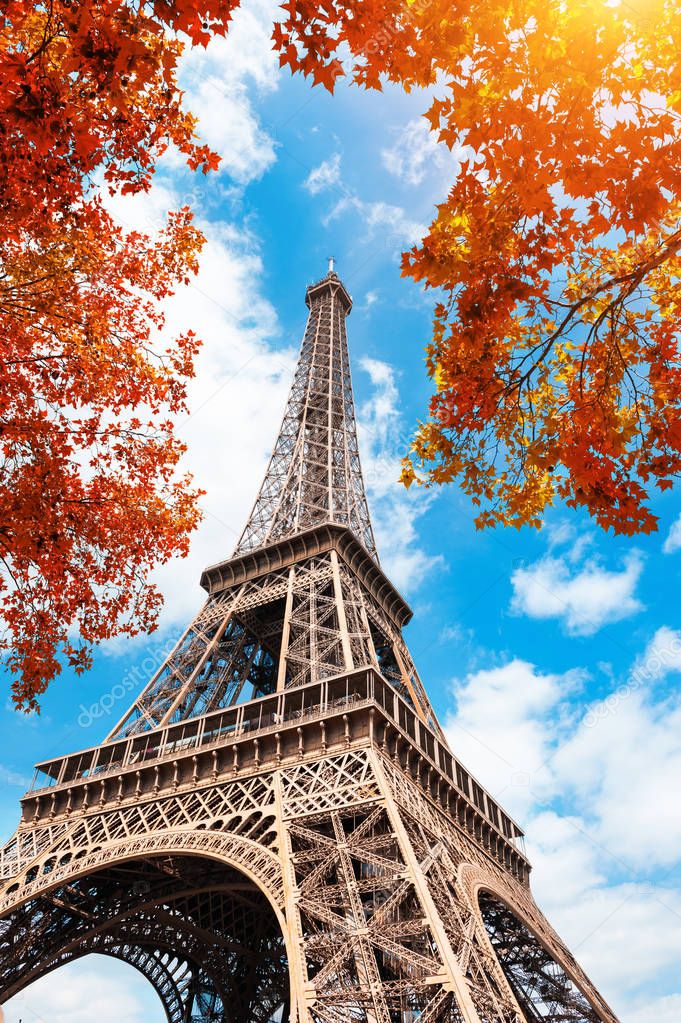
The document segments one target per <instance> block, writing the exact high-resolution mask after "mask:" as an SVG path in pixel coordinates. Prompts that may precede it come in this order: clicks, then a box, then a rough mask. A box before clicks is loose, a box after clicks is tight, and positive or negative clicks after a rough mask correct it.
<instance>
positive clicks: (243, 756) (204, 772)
mask: <svg viewBox="0 0 681 1023" xmlns="http://www.w3.org/2000/svg"><path fill="white" fill-rule="evenodd" d="M306 302H307V305H308V307H309V318H308V321H307V327H306V330H305V334H304V337H303V342H302V349H301V353H300V358H299V362H298V366H297V369H296V372H295V377H294V380H293V385H292V388H291V392H290V396H289V399H288V404H287V406H286V412H285V415H284V419H283V423H282V426H281V430H280V433H279V436H278V438H277V442H276V444H275V447H274V452H273V454H272V458H271V461H270V463H269V467H268V469H267V472H266V474H265V478H264V481H263V484H262V486H261V488H260V492H259V494H258V497H257V499H256V501H255V505H254V507H253V510H252V512H251V516H250V518H249V520H248V523H247V525H246V528H245V529H244V532H243V534H242V536H241V538H240V540H239V542H238V544H237V546H236V550H235V551H234V554H233V555H232V557H231V558H229V559H228V560H226V561H222V562H220V563H219V564H216V565H213V566H212V567H210V568H207V569H206V571H205V572H204V573H203V576H202V577H201V585H202V586H203V588H204V589H205V590H206V591H207V593H208V598H207V601H206V603H205V605H204V606H203V608H202V610H201V611H200V612H199V614H198V615H197V617H196V618H195V619H194V621H193V622H192V623H191V625H190V626H189V628H188V629H187V630H186V632H185V633H184V634H183V635H182V637H181V639H180V640H179V642H178V643H177V645H176V647H175V648H174V650H173V651H172V653H171V654H170V656H169V657H168V659H167V660H166V662H165V663H164V664H163V666H162V667H161V668H160V670H159V671H158V672H157V673H156V674H155V675H154V676H153V678H152V679H151V681H150V682H149V684H148V685H147V686H146V688H145V689H144V690H143V691H142V692H141V693H140V695H139V696H138V697H137V698H136V699H135V701H134V703H133V704H132V707H131V708H130V710H129V711H128V712H127V713H126V714H125V716H124V717H123V718H122V719H121V721H119V722H118V724H117V725H116V727H115V728H114V729H113V731H112V732H111V734H110V735H109V736H108V737H107V738H106V739H105V740H104V742H102V743H101V745H99V746H96V747H94V748H92V749H86V750H82V751H80V752H77V753H72V754H69V755H68V756H63V757H59V758H57V759H55V760H49V761H46V762H44V763H41V764H39V765H38V767H37V771H36V777H35V780H34V783H33V786H32V788H31V789H30V791H29V792H28V793H27V794H26V795H25V796H24V797H23V799H22V801H21V805H22V816H21V823H20V824H19V827H18V829H17V831H16V833H15V834H14V836H13V837H12V839H11V840H10V841H9V842H8V844H7V845H6V846H5V848H4V850H3V851H2V853H1V855H0V1001H4V1000H6V999H8V998H11V997H12V996H13V995H15V994H16V993H17V992H20V991H22V990H23V989H24V988H26V987H27V985H29V984H31V983H32V982H33V981H34V980H36V979H37V978H38V977H42V976H44V975H45V974H47V973H49V972H50V971H53V970H55V969H57V968H58V967H60V966H62V965H63V964H64V963H69V962H72V961H73V960H75V959H79V958H81V957H83V956H86V955H88V954H90V953H100V954H104V955H107V956H113V957H114V958H117V959H119V960H123V961H124V962H126V963H129V964H130V965H132V966H134V967H135V968H136V969H137V970H139V971H140V972H141V973H143V974H144V976H145V977H147V978H148V980H149V981H150V982H151V984H152V985H153V986H154V988H155V989H156V991H157V993H158V995H159V998H160V999H161V1002H162V1004H163V1007H164V1009H165V1012H166V1014H167V1018H168V1020H169V1023H190V1021H196V1023H251V1021H252V1023H286V1021H287V1020H290V1021H291V1023H540V1021H551V1023H554V1021H555V1023H558V1021H567V1023H617V1021H616V1018H615V1016H614V1015H613V1013H612V1011H611V1010H610V1009H609V1008H608V1006H607V1005H606V1004H605V1002H604V1001H603V1000H602V998H601V997H600V995H599V994H598V993H597V991H596V990H595V989H594V987H593V985H592V984H591V982H590V981H589V979H588V978H587V977H586V976H585V974H584V973H583V972H582V970H581V969H580V967H579V966H578V964H577V963H576V962H575V960H574V958H573V957H572V955H571V954H570V952H569V951H568V949H567V948H566V946H565V945H564V944H563V942H562V941H561V940H560V938H559V937H558V936H557V935H556V933H555V931H554V930H553V929H552V928H551V927H550V925H549V924H548V922H547V921H546V919H545V918H544V916H543V915H542V914H541V912H540V911H539V909H538V908H537V906H536V904H535V902H534V900H533V897H532V894H531V892H530V887H529V878H530V865H529V863H528V860H527V858H526V855H525V851H524V847H523V834H522V831H521V830H520V828H519V827H518V825H517V824H516V823H515V822H514V821H513V820H512V819H511V817H510V816H509V815H508V814H507V813H506V812H505V811H504V810H503V809H502V808H501V806H500V805H499V804H498V803H497V802H496V801H495V800H494V799H493V797H492V796H491V795H490V794H489V793H488V792H486V791H485V789H484V788H483V787H482V786H481V785H480V784H479V783H478V782H477V781H476V780H475V778H473V777H472V775H471V774H470V773H469V772H468V771H467V770H466V769H465V767H464V766H463V765H462V764H461V763H460V762H459V761H458V760H457V758H456V755H455V753H454V752H452V750H451V749H450V748H449V746H448V743H447V740H446V738H445V736H444V735H443V732H442V730H441V728H440V726H439V724H438V722H437V720H436V717H435V714H434V713H433V710H432V708H431V706H430V703H429V700H428V697H427V695H426V692H425V690H424V688H423V685H422V684H421V681H420V680H419V676H418V674H417V672H416V668H415V667H414V664H413V662H412V659H411V657H410V655H409V651H408V650H407V647H406V645H405V643H404V640H403V638H402V628H403V626H404V625H405V624H406V623H407V622H408V621H409V618H410V616H411V612H410V609H409V607H408V605H407V604H406V603H405V601H404V600H403V599H402V597H401V596H400V594H399V593H398V592H397V590H396V589H395V587H394V586H393V585H392V584H391V583H390V581H389V580H388V578H387V577H386V575H385V574H384V572H383V571H382V569H381V567H380V563H379V559H378V554H377V551H376V544H375V541H374V534H373V531H372V527H371V520H370V518H369V511H368V506H367V500H366V496H365V491H364V484H363V481H362V473H361V468H360V460H359V452H358V445H357V434H356V424H355V410H354V403H353V394H352V385H351V379H350V367H349V363H348V348H347V338H346V331H345V321H346V317H347V315H348V313H349V312H350V309H351V305H352V302H351V299H350V296H349V294H348V292H347V291H346V289H345V287H344V286H343V284H342V282H341V280H340V278H339V277H338V276H337V274H336V273H335V272H334V270H333V265H332V264H331V266H330V268H329V272H328V274H327V275H326V276H325V277H324V278H323V279H322V280H321V281H319V282H318V283H317V284H313V285H311V286H310V287H309V288H308V289H307V293H306Z"/></svg>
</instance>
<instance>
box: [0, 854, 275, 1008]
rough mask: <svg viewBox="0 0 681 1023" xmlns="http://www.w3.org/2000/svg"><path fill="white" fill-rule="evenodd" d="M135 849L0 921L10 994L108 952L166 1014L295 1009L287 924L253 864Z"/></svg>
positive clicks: (1, 980) (4, 980)
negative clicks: (149, 989)
mask: <svg viewBox="0 0 681 1023" xmlns="http://www.w3.org/2000/svg"><path fill="white" fill-rule="evenodd" d="M168 845H169V846H170V842H169V843H168ZM128 853H129V854H128V855H119V856H115V855H112V856H111V857H110V859H109V861H108V863H107V864H106V865H102V864H100V865H99V867H98V868H97V869H95V870H92V871H89V872H88V871H83V870H80V871H78V872H77V873H76V872H75V871H74V875H73V876H71V877H70V878H66V879H62V880H61V882H58V883H57V884H52V885H51V886H50V887H47V886H46V887H45V890H44V891H43V892H42V893H40V892H38V893H35V894H34V896H33V897H32V898H31V899H28V900H25V901H23V902H21V903H20V904H19V905H18V906H16V908H15V910H14V912H10V913H9V914H6V915H5V916H4V917H3V919H2V920H0V964H1V968H0V987H1V989H2V991H3V995H4V997H5V998H7V997H12V996H13V995H15V994H17V993H19V992H20V991H23V990H24V989H25V988H27V987H28V986H29V985H30V984H32V983H33V982H34V981H36V980H38V979H39V978H41V977H43V976H45V975H46V974H49V973H52V972H53V971H55V970H57V969H59V968H60V967H61V966H63V965H64V964H65V963H68V962H73V961H75V960H77V959H81V958H83V957H85V956H87V955H90V954H92V953H102V954H104V955H108V956H111V957H113V958H116V959H120V960H122V961H124V962H128V963H129V964H130V965H132V966H134V967H135V968H136V969H138V970H139V971H140V972H141V973H143V974H144V976H146V977H147V979H149V980H150V982H151V983H152V984H153V986H154V987H155V989H156V991H157V993H158V994H159V997H160V998H161V1000H162V1002H163V1005H164V1008H165V1011H166V1015H167V1018H168V1020H169V1023H184V1021H186V1020H189V1019H191V1018H194V1016H195V1015H198V1017H199V1018H202V1019H203V1018H206V1019H219V1020H221V1021H223V1020H224V1021H225V1023H269V1021H270V1020H272V1019H275V1018H276V1019H279V1018H281V1016H282V1015H285V1016H288V1011H289V1001H290V994H289V987H290V986H289V980H288V975H289V971H288V953H287V940H286V927H285V925H284V921H283V917H282V914H281V912H280V911H279V909H278V907H276V904H275V903H273V901H272V899H271V895H270V894H267V893H266V892H265V891H264V889H263V887H262V886H261V885H260V884H258V883H257V882H256V881H255V880H254V877H253V874H252V872H249V874H250V876H249V874H247V873H245V872H244V871H243V870H241V869H237V868H236V867H234V866H233V865H230V864H229V862H226V861H225V859H220V858H218V857H216V856H215V855H212V856H206V855H201V854H198V855H197V854H191V853H187V851H186V849H185V850H184V851H183V852H182V853H180V854H177V853H172V852H169V851H168V850H166V851H160V850H159V849H157V850H156V851H155V852H153V853H147V854H146V855H145V854H144V853H143V852H142V853H140V852H139V851H138V853H137V855H136V856H134V855H133V854H132V851H131V850H129V851H128ZM10 952H11V955H10ZM194 1005H196V1007H197V1009H196V1012H195V1011H194V1008H193V1006H194Z"/></svg>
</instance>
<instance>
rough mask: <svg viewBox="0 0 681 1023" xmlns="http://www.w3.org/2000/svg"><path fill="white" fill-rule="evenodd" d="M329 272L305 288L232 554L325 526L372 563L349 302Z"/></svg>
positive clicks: (331, 261) (331, 270)
mask: <svg viewBox="0 0 681 1023" xmlns="http://www.w3.org/2000/svg"><path fill="white" fill-rule="evenodd" d="M333 266H334V260H333V257H332V258H331V259H330V260H329V272H328V273H327V275H326V276H325V277H323V278H322V280H321V281H318V282H317V283H316V284H312V285H310V287H309V288H308V289H307V293H306V296H305V301H306V303H307V305H308V308H309V310H310V312H309V316H308V320H307V326H306V328H305V334H304V336H303V343H302V346H301V350H300V356H299V359H298V365H297V368H296V372H295V377H294V380H293V385H292V387H291V391H290V394H289V398H288V402H287V405H286V411H285V413H284V418H283V421H282V424H281V429H280V431H279V436H278V438H277V442H276V444H275V446H274V451H273V453H272V457H271V459H270V463H269V465H268V467H267V471H266V473H265V478H264V480H263V483H262V486H261V488H260V492H259V493H258V496H257V498H256V501H255V504H254V506H253V510H252V512H251V514H250V517H249V520H248V522H247V524H246V528H245V529H244V531H243V533H242V535H241V538H240V540H239V542H238V544H237V546H236V550H235V552H234V553H235V554H244V553H246V552H247V551H251V550H254V549H256V548H258V547H262V546H264V545H265V544H268V543H272V542H273V541H276V540H282V539H285V538H286V537H290V536H293V535H294V534H295V533H297V532H300V531H301V530H304V529H309V528H310V527H313V526H317V525H320V524H321V523H323V522H335V523H338V524H339V525H344V526H347V527H348V528H349V529H351V530H352V531H353V533H354V534H355V536H356V537H357V539H358V540H360V542H361V543H362V544H363V545H364V547H365V548H366V549H367V550H368V551H369V553H370V554H372V555H373V556H374V557H375V558H376V560H378V555H377V552H376V543H375V540H374V534H373V530H372V527H371V521H370V518H369V508H368V505H367V499H366V494H365V490H364V481H363V479H362V469H361V466H360V460H359V450H358V446H357V426H356V421H355V403H354V398H353V393H352V380H351V377H350V363H349V358H348V341H347V335H346V330H345V320H346V317H347V315H348V313H349V312H350V310H351V309H352V299H351V298H350V295H349V294H348V292H347V291H346V289H345V287H344V285H343V283H342V281H341V280H340V278H339V277H338V276H337V275H336V273H335V271H334V269H333Z"/></svg>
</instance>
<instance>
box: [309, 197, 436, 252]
mask: <svg viewBox="0 0 681 1023" xmlns="http://www.w3.org/2000/svg"><path fill="white" fill-rule="evenodd" d="M348 212H354V213H357V214H358V215H359V217H360V218H361V220H362V221H363V222H364V224H365V226H366V228H367V236H368V237H369V238H372V237H374V235H375V234H376V233H377V232H378V231H379V230H380V231H381V233H382V234H383V236H384V237H385V238H386V239H387V240H388V241H399V242H400V244H405V243H406V244H411V245H413V244H415V243H416V242H418V241H420V240H421V238H423V236H424V234H425V233H426V231H427V227H426V225H425V224H421V223H419V222H418V221H416V220H412V219H411V217H409V216H408V215H407V214H406V213H405V211H404V209H403V208H402V207H401V206H394V205H392V204H391V203H387V202H365V201H364V200H363V199H360V198H359V197H358V196H356V195H347V196H344V198H342V199H339V201H338V202H337V203H336V205H335V206H334V207H333V209H332V210H331V211H330V212H329V213H328V214H327V215H326V217H325V218H324V220H323V223H324V226H325V227H326V226H327V225H328V224H330V223H331V222H332V221H333V220H336V219H337V218H338V217H340V216H342V215H343V214H344V213H348Z"/></svg>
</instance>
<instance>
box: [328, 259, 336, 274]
mask: <svg viewBox="0 0 681 1023" xmlns="http://www.w3.org/2000/svg"><path fill="white" fill-rule="evenodd" d="M335 262H336V260H335V258H334V257H333V256H329V273H330V274H332V273H333V272H334V264H335Z"/></svg>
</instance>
